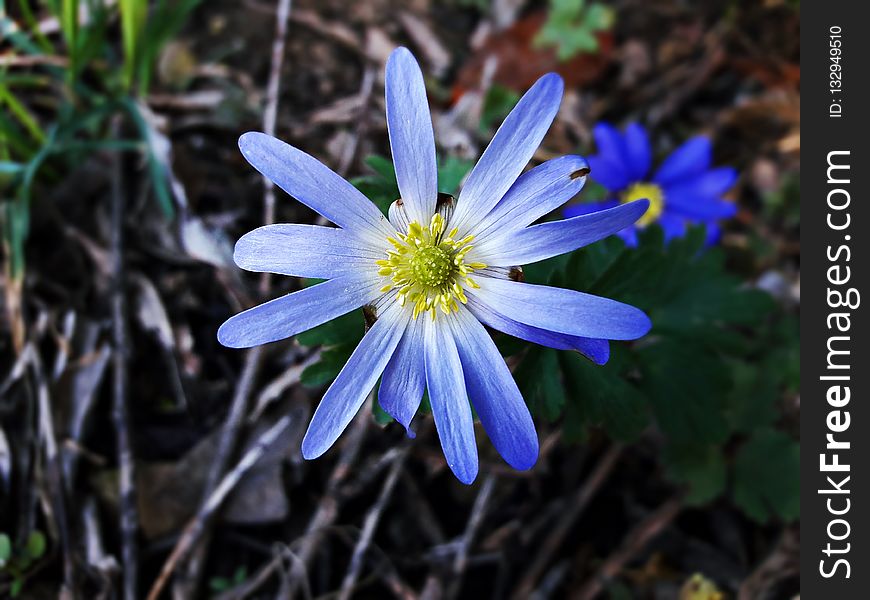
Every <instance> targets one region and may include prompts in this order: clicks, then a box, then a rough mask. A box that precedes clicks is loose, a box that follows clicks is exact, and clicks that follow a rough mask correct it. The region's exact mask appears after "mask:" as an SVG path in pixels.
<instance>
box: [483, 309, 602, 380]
mask: <svg viewBox="0 0 870 600" xmlns="http://www.w3.org/2000/svg"><path fill="white" fill-rule="evenodd" d="M466 306H467V307H468V310H470V311H471V314H473V315H474V316H475V317H476V318H477V319H478V320H479V321H480V322H481V323H483V324H484V325H486V326H488V327H492V328H493V329H497V330H499V331H501V332H503V333H506V334H508V335H512V336H514V337H518V338H520V339H521V340H526V341H527V342H532V343H534V344H540V345H542V346H547V347H548V348H555V349H556V350H576V351H577V352H579V353H580V354H582V355H583V356H585V357H586V358H588V359H589V360H591V361H592V362H594V363H596V364H599V365H603V364H605V363H606V362H607V360H608V359H609V358H610V343H609V342H608V341H607V340H602V339H598V338H585V337H579V336H575V335H565V334H564V333H556V332H555V331H549V330H547V329H538V328H537V327H531V326H529V325H525V324H523V323H520V322H518V321H514V320H513V319H508V318H507V317H505V316H504V315H501V314H499V313H497V312H494V311H492V310H490V309H489V308H488V307H487V306H486V305H484V304H483V303H481V302H480V301H478V300H477V298H474V297H469V298H468V304H466Z"/></svg>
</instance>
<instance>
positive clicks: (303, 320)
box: [218, 48, 650, 483]
mask: <svg viewBox="0 0 870 600" xmlns="http://www.w3.org/2000/svg"><path fill="white" fill-rule="evenodd" d="M561 97H562V80H561V78H559V76H558V75H556V74H549V75H546V76H544V77H542V78H541V79H539V80H538V81H537V83H535V85H534V86H533V87H532V88H531V89H530V90H529V91H528V93H526V94H525V96H523V98H522V99H521V100H520V102H519V103H518V104H517V106H516V108H515V109H514V110H513V111H512V112H511V113H510V115H508V117H507V119H505V121H504V124H503V125H502V126H501V128H499V130H498V132H497V133H496V134H495V137H494V138H493V140H492V142H491V143H490V145H489V147H488V148H487V149H486V151H485V152H484V153H483V156H481V158H480V161H479V162H478V163H477V165H476V166H475V167H474V169H473V170H472V171H471V173H470V174H469V176H468V178H467V181H466V183H465V185H464V186H463V188H462V191H461V192H460V194H459V198H458V200H456V201H455V202H454V201H453V200H452V198H451V199H445V198H443V197H442V198H439V194H438V182H437V171H436V162H435V140H434V135H433V132H432V121H431V118H430V116H429V107H428V104H427V101H426V90H425V87H424V85H423V76H422V73H421V72H420V68H419V66H418V65H417V63H416V61H415V60H414V57H413V56H412V55H411V53H410V52H409V51H408V50H407V49H405V48H399V49H397V50H395V51H394V52H393V54H392V55H391V56H390V59H389V61H388V63H387V69H386V107H387V125H388V129H389V134H390V146H391V149H392V154H393V161H394V163H395V168H396V178H397V181H398V184H399V190H400V193H401V198H400V199H399V200H396V201H395V202H394V203H393V205H392V206H391V207H390V210H389V219H387V218H386V217H384V216H383V215H382V214H381V213H380V211H379V210H378V209H377V207H376V206H375V205H374V204H373V203H372V202H370V201H369V200H368V199H367V198H366V197H365V196H363V194H362V193H360V192H359V191H358V190H357V189H356V188H354V187H353V186H352V185H351V184H350V183H348V182H347V181H345V180H344V179H342V178H341V177H339V176H338V175H337V174H335V173H334V172H333V171H331V170H329V169H328V168H327V167H326V166H324V165H323V164H321V163H320V162H318V161H317V160H316V159H314V158H312V157H311V156H309V155H308V154H305V153H304V152H302V151H300V150H297V149H296V148H293V147H292V146H289V145H287V144H285V143H283V142H281V141H279V140H277V139H275V138H273V137H269V136H267V135H265V134H262V133H246V134H244V135H243V136H242V137H241V138H240V140H239V147H240V149H241V151H242V154H243V155H244V156H245V158H246V159H247V160H248V162H250V163H251V164H252V165H253V166H254V167H255V168H256V169H257V170H258V171H260V172H261V173H262V174H263V175H265V176H266V177H268V178H269V179H271V180H272V181H273V182H275V184H277V185H278V186H279V187H281V188H282V189H283V190H284V191H286V192H287V193H288V194H290V195H291V196H293V197H294V198H296V199H298V200H299V201H300V202H302V203H303V204H305V205H307V206H308V207H310V208H312V209H313V210H315V211H317V212H318V213H320V214H321V215H323V216H324V217H326V218H327V219H329V220H330V221H332V222H333V223H335V224H336V225H337V226H338V227H320V226H315V225H297V224H280V225H268V226H265V227H261V228H259V229H255V230H254V231H251V232H249V233H248V234H246V235H244V236H243V237H242V238H241V239H240V240H239V241H238V243H237V244H236V248H235V255H234V259H235V261H236V263H237V264H238V265H239V266H240V267H242V268H244V269H247V270H250V271H260V272H264V271H265V272H271V273H279V274H284V275H293V276H299V277H314V278H321V279H326V280H327V281H325V282H324V283H320V284H318V285H314V286H312V287H309V288H306V289H303V290H301V291H298V292H294V293H292V294H288V295H286V296H283V297H281V298H277V299H275V300H272V301H270V302H266V303H265V304H262V305H260V306H256V307H254V308H252V309H250V310H247V311H245V312H243V313H240V314H238V315H235V316H234V317H232V318H230V319H229V320H228V321H226V322H225V323H224V324H223V325H222V326H221V328H220V330H219V331H218V339H219V340H220V342H221V343H222V344H224V345H226V346H230V347H233V348H246V347H251V346H255V345H258V344H265V343H267V342H273V341H276V340H280V339H283V338H287V337H290V336H293V335H296V334H298V333H301V332H303V331H305V330H307V329H310V328H312V327H315V326H317V325H320V324H321V323H325V322H326V321H329V320H331V319H334V318H336V317H339V316H341V315H343V314H345V313H348V312H350V311H352V310H355V309H358V308H360V307H363V306H368V307H370V308H371V309H372V310H373V311H374V312H375V314H376V315H377V320H376V322H375V323H374V325H372V327H371V328H370V329H369V330H368V332H367V333H366V334H365V336H364V337H363V339H362V342H360V345H359V346H358V347H357V348H356V350H355V351H354V352H353V354H352V355H351V357H350V359H349V360H348V362H347V364H346V365H345V366H344V368H343V369H342V371H341V372H340V373H339V375H338V377H337V378H336V379H335V381H334V382H333V383H332V385H331V386H330V387H329V389H328V390H327V391H326V394H325V395H324V396H323V399H322V400H321V402H320V405H319V406H318V407H317V410H316V411H315V413H314V416H313V417H312V420H311V424H310V425H309V428H308V432H307V433H306V435H305V438H304V440H303V442H302V454H303V456H305V458H309V459H312V458H316V457H318V456H320V455H321V454H323V453H324V452H326V451H327V450H328V449H329V448H330V447H331V446H332V444H333V443H334V442H335V441H336V439H337V438H338V437H339V435H341V433H342V431H344V429H345V427H346V426H347V425H348V423H349V422H350V421H351V419H352V418H353V416H354V415H355V414H356V412H357V411H358V410H359V408H360V407H361V406H362V404H363V403H364V401H365V399H366V397H367V396H368V394H369V393H370V392H371V390H372V389H373V388H374V386H375V384H376V383H377V381H378V379H379V378H381V385H380V389H379V392H378V400H379V402H380V404H381V406H382V407H383V409H384V410H385V411H386V412H387V413H389V414H390V415H391V416H392V417H393V418H395V419H396V420H397V421H398V422H399V423H401V424H402V425H403V426H404V427H405V428H406V429H407V430H408V433H409V435H413V433H412V432H411V430H410V429H409V426H410V423H411V420H412V418H413V417H414V415H415V413H416V412H417V409H418V407H419V406H420V402H421V400H422V398H423V394H424V391H426V390H428V394H429V400H430V403H431V405H432V415H433V417H434V420H435V426H436V429H437V431H438V435H439V438H440V440H441V446H442V448H443V450H444V455H445V457H446V459H447V464H448V465H449V466H450V468H451V469H452V470H453V472H454V473H455V474H456V476H457V477H458V478H459V480H460V481H462V482H464V483H471V482H472V481H473V480H474V479H475V477H476V476H477V470H478V459H477V444H476V441H475V435H474V425H473V419H472V408H471V407H472V405H473V407H474V410H475V412H476V413H477V416H478V417H479V418H480V421H481V423H482V424H483V428H484V429H485V430H486V432H487V434H488V435H489V438H490V439H491V440H492V443H493V445H494V446H495V448H496V450H498V452H499V453H500V454H501V456H502V457H504V459H505V460H506V461H507V462H508V463H509V464H510V465H511V466H513V467H514V468H516V469H521V470H522V469H528V468H530V467H531V466H532V465H534V463H535V461H536V460H537V456H538V438H537V434H536V433H535V427H534V423H533V422H532V417H531V415H530V414H529V410H528V408H527V406H526V404H525V402H524V400H523V398H522V396H521V394H520V391H519V389H518V388H517V386H516V383H514V381H513V378H512V377H511V373H510V371H509V370H508V367H507V365H506V364H505V361H504V359H503V358H502V356H501V355H500V354H499V352H498V349H497V348H496V346H495V344H494V342H493V341H492V339H491V338H490V336H489V333H487V331H486V329H485V328H484V325H487V326H489V327H492V328H493V329H497V330H499V331H503V332H505V333H508V334H510V335H513V336H516V337H519V338H522V339H524V340H528V341H531V342H535V343H538V344H543V345H545V346H550V347H553V348H559V349H565V350H576V351H579V352H581V353H583V354H584V355H586V356H588V357H589V358H590V359H591V360H593V361H595V362H596V363H599V364H603V363H604V362H606V361H607V359H608V355H609V347H608V341H607V340H631V339H636V338H638V337H640V336H642V335H644V334H646V332H647V331H648V330H649V328H650V321H649V319H648V318H647V316H646V315H645V314H644V313H643V312H641V311H640V310H638V309H637V308H634V307H632V306H628V305H626V304H622V303H619V302H616V301H613V300H608V299H606V298H601V297H598V296H592V295H589V294H584V293H581V292H577V291H573V290H565V289H558V288H552V287H547V286H541V285H532V284H527V283H522V282H520V281H517V279H519V278H518V277H517V276H516V273H517V272H518V270H517V269H515V267H517V266H518V265H522V264H526V263H533V262H537V261H540V260H544V259H546V258H550V257H552V256H556V255H559V254H562V253H564V252H570V251H571V250H574V249H575V248H579V247H581V246H584V245H586V244H590V243H592V242H594V241H597V240H600V239H602V238H604V237H607V236H608V235H611V234H613V233H615V232H617V231H619V230H621V229H624V228H625V227H627V226H628V225H630V224H631V223H633V222H635V221H636V220H637V219H638V218H640V217H641V215H643V213H644V211H645V210H646V209H647V206H648V202H646V201H642V202H632V203H628V204H625V205H621V206H616V207H614V208H611V209H609V210H603V211H600V212H596V213H593V214H588V215H583V216H579V217H575V218H572V219H566V220H563V221H556V222H548V223H543V224H539V225H531V223H532V222H533V221H535V220H536V219H538V218H540V217H542V216H543V215H545V214H547V213H549V212H551V211H553V210H555V209H556V208H558V207H560V206H561V205H562V204H564V203H565V202H567V201H568V200H569V199H570V198H572V197H573V196H574V195H575V194H577V193H578V192H579V191H580V189H581V188H582V187H583V184H584V182H585V174H586V173H587V172H588V166H587V164H586V161H585V160H584V159H583V158H582V157H579V156H564V157H561V158H556V159H554V160H550V161H548V162H546V163H544V164H542V165H540V166H538V167H536V168H534V169H532V170H530V171H528V172H526V173H523V169H524V168H525V166H526V164H527V163H528V162H529V160H530V159H531V158H532V155H533V154H534V152H535V149H536V148H537V146H538V144H540V142H541V140H542V139H543V137H544V134H545V133H546V132H547V129H548V128H549V126H550V123H551V122H552V121H553V118H554V117H555V116H556V112H557V110H558V107H559V103H560V102H561Z"/></svg>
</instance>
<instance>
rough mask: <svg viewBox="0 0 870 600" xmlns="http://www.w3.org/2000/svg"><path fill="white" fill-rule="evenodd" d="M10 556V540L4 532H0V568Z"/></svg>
mask: <svg viewBox="0 0 870 600" xmlns="http://www.w3.org/2000/svg"><path fill="white" fill-rule="evenodd" d="M10 558H12V540H10V539H9V536H8V535H7V534H5V533H0V568H2V567H4V566H5V565H6V563H7V562H9V559H10Z"/></svg>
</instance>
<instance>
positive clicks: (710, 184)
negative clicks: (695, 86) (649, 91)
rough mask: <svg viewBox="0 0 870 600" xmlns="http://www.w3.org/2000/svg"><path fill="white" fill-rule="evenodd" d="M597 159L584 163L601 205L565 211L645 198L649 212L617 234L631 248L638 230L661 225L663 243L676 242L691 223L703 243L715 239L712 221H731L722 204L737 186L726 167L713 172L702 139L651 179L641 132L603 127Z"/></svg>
mask: <svg viewBox="0 0 870 600" xmlns="http://www.w3.org/2000/svg"><path fill="white" fill-rule="evenodd" d="M593 134H594V136H595V143H596V145H597V146H598V154H597V155H596V156H590V157H589V166H590V167H591V168H592V177H593V179H595V180H596V181H597V182H598V183H600V184H601V185H603V186H604V187H605V188H607V191H608V192H609V193H610V196H609V197H608V198H607V199H606V200H604V201H602V202H589V203H584V204H576V205H574V206H569V207H567V208H566V209H565V210H564V214H565V216H567V217H575V216H578V215H583V214H588V213H591V212H594V211H597V210H602V209H608V208H613V207H614V206H619V205H620V204H625V203H627V202H633V201H635V200H639V199H641V198H645V199H647V200H649V202H650V208H649V210H648V211H647V212H646V214H644V215H643V216H642V217H641V218H640V219H638V221H637V223H636V224H634V225H631V226H629V227H626V228H625V229H623V230H622V231H620V232H619V236H620V237H621V238H622V239H624V240H625V242H626V243H627V244H629V245H630V246H634V245H636V244H637V230H638V229H639V228H640V229H642V228H644V227H646V226H647V225H650V224H651V223H658V224H659V225H661V227H662V229H663V230H664V233H665V239H666V240H669V239H672V238H675V237H680V236H681V235H683V234H684V233H685V231H686V226H687V225H688V224H691V223H703V224H704V225H705V226H706V228H707V242H708V243H714V242H715V241H716V240H717V239H718V238H719V226H718V224H717V221H719V220H720V219H725V218H728V217H731V216H733V215H734V213H735V212H737V207H736V206H735V205H734V203H732V202H728V201H726V200H724V199H722V194H724V193H725V192H726V191H728V189H729V188H731V186H733V185H734V182H735V181H736V180H737V171H736V170H734V169H732V168H730V167H719V168H712V161H713V148H712V145H711V144H710V140H709V139H707V138H706V137H703V136H697V137H693V138H691V139H690V140H688V141H687V142H685V143H684V144H683V145H682V146H680V147H679V148H677V149H676V150H674V151H673V152H672V153H671V154H670V156H668V157H667V158H666V159H665V160H664V162H662V164H661V166H659V168H658V170H657V171H656V172H655V173H653V174H651V173H650V169H651V167H652V149H651V147H650V141H649V137H648V136H647V133H646V130H645V129H644V128H643V127H641V126H640V125H638V124H637V123H632V124H630V125H629V126H628V127H626V128H625V133H620V132H619V131H618V130H617V129H616V128H614V127H612V126H611V125H608V124H607V123H599V124H598V125H596V126H595V129H594V131H593Z"/></svg>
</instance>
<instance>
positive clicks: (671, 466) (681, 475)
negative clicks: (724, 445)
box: [665, 445, 727, 505]
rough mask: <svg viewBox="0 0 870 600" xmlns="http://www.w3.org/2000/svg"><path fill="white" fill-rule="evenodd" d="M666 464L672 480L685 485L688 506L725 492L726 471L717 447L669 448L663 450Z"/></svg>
mask: <svg viewBox="0 0 870 600" xmlns="http://www.w3.org/2000/svg"><path fill="white" fill-rule="evenodd" d="M665 464H666V466H667V469H668V472H669V473H670V475H671V477H672V478H673V479H674V480H675V481H677V482H678V483H681V484H684V485H686V486H688V488H689V492H688V494H687V495H686V498H685V501H686V502H687V503H688V504H693V505H699V504H705V503H707V502H710V501H711V500H714V499H715V498H717V497H718V496H719V495H720V494H721V493H722V492H723V490H724V489H725V482H726V477H727V469H726V466H725V460H724V458H723V456H722V449H721V448H720V447H718V446H679V445H671V446H669V447H668V448H667V450H666V451H665Z"/></svg>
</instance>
